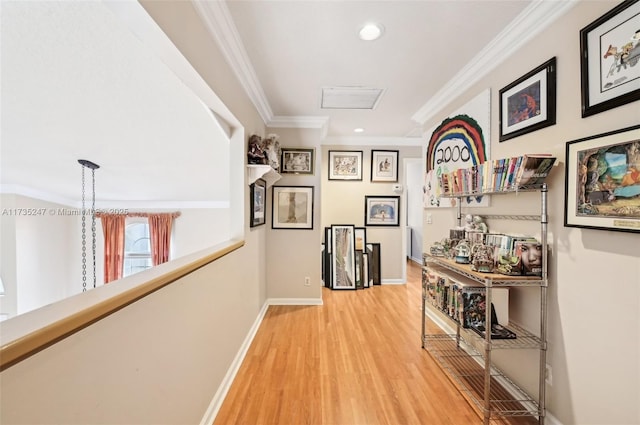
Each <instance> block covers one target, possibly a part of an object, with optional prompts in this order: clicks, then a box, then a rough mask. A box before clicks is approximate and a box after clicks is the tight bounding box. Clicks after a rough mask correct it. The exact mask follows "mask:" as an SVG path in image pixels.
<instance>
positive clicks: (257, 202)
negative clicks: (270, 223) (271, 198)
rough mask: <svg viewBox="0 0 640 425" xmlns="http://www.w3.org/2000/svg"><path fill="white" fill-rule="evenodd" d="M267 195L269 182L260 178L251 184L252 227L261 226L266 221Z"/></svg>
mask: <svg viewBox="0 0 640 425" xmlns="http://www.w3.org/2000/svg"><path fill="white" fill-rule="evenodd" d="M266 196H267V182H265V181H264V180H262V179H258V180H256V181H255V183H253V184H252V185H251V186H250V198H251V221H250V224H249V226H250V227H257V226H261V225H263V224H264V223H265V206H266V203H265V200H266V199H267V198H266Z"/></svg>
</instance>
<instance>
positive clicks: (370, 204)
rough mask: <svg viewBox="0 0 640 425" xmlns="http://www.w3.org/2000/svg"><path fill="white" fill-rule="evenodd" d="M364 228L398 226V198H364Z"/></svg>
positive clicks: (370, 196) (368, 196) (369, 196)
mask: <svg viewBox="0 0 640 425" xmlns="http://www.w3.org/2000/svg"><path fill="white" fill-rule="evenodd" d="M364 225H365V226H386V227H389V226H391V227H398V226H400V196H372V195H366V196H365V197H364Z"/></svg>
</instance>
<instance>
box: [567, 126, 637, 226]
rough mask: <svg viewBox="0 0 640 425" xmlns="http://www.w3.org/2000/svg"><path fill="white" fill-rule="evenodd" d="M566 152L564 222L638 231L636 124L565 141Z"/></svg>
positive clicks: (573, 224)
mask: <svg viewBox="0 0 640 425" xmlns="http://www.w3.org/2000/svg"><path fill="white" fill-rule="evenodd" d="M565 158H566V161H565V175H566V179H565V208H564V226H565V227H582V228H587V229H597V230H612V231H619V232H633V233H640V125H636V126H632V127H627V128H623V129H620V130H615V131H610V132H608V133H602V134H598V135H594V136H590V137H585V138H582V139H578V140H573V141H570V142H567V144H566V157H565ZM605 165H606V166H605Z"/></svg>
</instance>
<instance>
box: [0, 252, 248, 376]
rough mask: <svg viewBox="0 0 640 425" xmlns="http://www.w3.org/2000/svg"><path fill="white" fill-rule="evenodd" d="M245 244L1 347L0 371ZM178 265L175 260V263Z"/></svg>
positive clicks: (147, 283)
mask: <svg viewBox="0 0 640 425" xmlns="http://www.w3.org/2000/svg"><path fill="white" fill-rule="evenodd" d="M243 245H244V240H236V241H230V242H229V243H225V244H222V245H221V246H220V249H217V250H215V251H214V252H211V253H207V254H206V255H204V256H202V257H199V258H196V259H194V260H192V261H188V262H187V263H185V264H183V265H181V266H179V267H177V268H175V269H172V270H170V271H169V272H167V273H164V274H161V275H159V276H157V277H154V278H152V279H150V280H148V281H145V282H144V283H142V284H139V285H136V286H134V287H132V288H130V289H128V290H126V291H123V292H121V293H118V294H116V295H114V296H112V297H110V298H107V299H105V300H103V301H100V302H98V303H96V304H94V305H91V306H89V307H87V308H85V309H82V310H80V311H78V312H76V313H74V314H70V315H68V316H66V317H64V318H62V319H60V320H57V321H55V322H53V323H50V324H48V325H47V326H44V327H41V328H39V329H37V330H35V331H33V332H30V333H28V334H26V335H24V336H21V337H19V338H17V339H15V340H13V341H10V342H7V343H6V344H3V345H2V347H0V371H3V370H5V369H7V368H9V367H11V366H13V365H15V364H17V363H19V362H21V361H22V360H24V359H26V358H28V357H30V356H32V355H34V354H36V353H38V352H39V351H41V350H44V349H45V348H47V347H49V346H51V345H53V344H55V343H56V342H58V341H61V340H63V339H64V338H66V337H68V336H70V335H73V334H74V333H76V332H78V331H80V330H82V329H84V328H86V327H87V326H89V325H91V324H93V323H95V322H97V321H99V320H101V319H103V318H105V317H107V316H109V315H110V314H113V313H115V312H117V311H118V310H120V309H122V308H124V307H126V306H128V305H130V304H132V303H134V302H136V301H138V300H140V299H142V298H144V297H146V296H147V295H149V294H151V293H153V292H155V291H157V290H159V289H161V288H163V287H165V286H167V285H169V284H170V283H172V282H174V281H176V280H178V279H180V278H182V277H184V276H186V275H187V274H189V273H191V272H193V271H195V270H197V269H199V268H201V267H203V266H205V265H207V264H209V263H211V262H213V261H215V260H217V259H219V258H221V257H223V256H225V255H227V254H229V253H231V252H233V251H235V250H237V249H239V248H241V247H242V246H243ZM176 261H177V260H176Z"/></svg>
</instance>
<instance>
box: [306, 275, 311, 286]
mask: <svg viewBox="0 0 640 425" xmlns="http://www.w3.org/2000/svg"><path fill="white" fill-rule="evenodd" d="M304 286H311V278H310V277H309V276H307V277H305V278H304Z"/></svg>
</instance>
